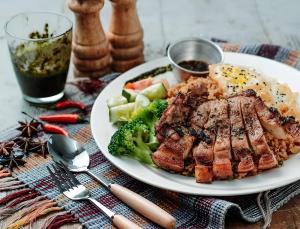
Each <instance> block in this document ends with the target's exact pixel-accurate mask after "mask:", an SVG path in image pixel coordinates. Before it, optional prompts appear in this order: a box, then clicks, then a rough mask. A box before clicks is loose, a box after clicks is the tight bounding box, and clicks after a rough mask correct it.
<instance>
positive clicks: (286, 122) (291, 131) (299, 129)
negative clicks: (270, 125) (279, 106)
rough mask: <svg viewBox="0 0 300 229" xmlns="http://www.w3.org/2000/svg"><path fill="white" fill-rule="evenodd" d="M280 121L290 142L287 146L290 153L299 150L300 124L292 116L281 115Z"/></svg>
mask: <svg viewBox="0 0 300 229" xmlns="http://www.w3.org/2000/svg"><path fill="white" fill-rule="evenodd" d="M281 123H282V126H283V128H284V130H285V131H286V133H287V134H288V137H289V139H290V140H291V142H292V144H290V146H289V150H290V151H291V152H292V153H297V152H299V151H300V124H299V122H296V120H295V118H294V117H285V118H284V117H281Z"/></svg>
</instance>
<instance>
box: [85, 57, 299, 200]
mask: <svg viewBox="0 0 300 229" xmlns="http://www.w3.org/2000/svg"><path fill="white" fill-rule="evenodd" d="M224 54H225V56H226V55H238V56H240V55H242V56H248V57H251V58H255V59H262V60H263V61H267V62H270V63H276V64H278V65H282V66H284V67H285V68H286V67H287V68H289V69H290V70H292V71H294V72H295V73H297V74H299V73H300V72H299V71H298V70H297V69H295V68H293V67H292V66H289V65H287V64H285V63H282V62H278V61H275V60H272V59H268V58H265V57H261V56H256V55H251V54H245V53H235V52H224ZM225 59H226V58H225ZM155 62H157V63H161V64H159V65H157V67H158V66H163V65H164V62H167V63H169V61H168V58H167V57H161V58H157V59H154V60H152V61H149V62H146V63H144V64H142V65H139V66H137V67H135V68H132V69H131V70H129V71H127V72H125V73H122V74H121V75H120V76H118V77H117V78H116V79H114V80H113V81H112V82H114V81H116V80H121V79H120V77H122V79H123V78H125V79H127V80H128V79H130V78H128V77H126V76H127V75H129V74H130V73H131V72H134V71H139V70H140V69H141V70H142V69H144V68H145V67H146V68H147V66H150V65H151V64H153V63H155ZM151 69H153V67H151ZM145 71H148V70H147V69H145V70H144V72H145ZM138 74H139V73H138ZM135 75H136V74H135ZM133 77H134V76H133ZM133 77H131V78H133ZM112 82H111V83H112ZM108 87H109V85H108ZM106 90H109V88H107V87H105V88H104V89H103V91H102V92H101V93H100V94H99V95H98V96H97V98H96V100H95V102H94V104H93V107H92V111H91V122H90V124H91V131H92V136H93V139H94V140H95V142H96V144H97V146H98V147H99V149H100V150H101V152H102V154H103V156H104V157H105V158H106V159H107V160H108V161H109V162H110V163H112V164H113V165H114V166H116V167H117V168H119V169H120V170H121V171H122V172H124V173H126V174H127V175H129V176H131V177H133V178H134V179H137V180H139V181H141V182H143V183H146V184H149V185H151V186H153V187H157V188H160V189H165V190H170V191H175V192H179V193H184V194H192V195H203V196H234V195H247V194H253V193H258V192H261V191H267V190H271V189H275V188H279V187H282V186H285V185H288V184H291V183H293V182H295V181H297V180H299V179H300V176H299V177H298V178H293V179H288V180H286V181H285V182H284V183H282V184H280V185H279V184H277V183H275V184H273V185H269V186H268V187H265V188H260V189H259V190H257V189H256V188H252V189H245V190H244V189H243V190H239V189H237V190H219V189H217V190H216V189H214V190H213V191H212V193H205V192H210V191H211V190H210V191H209V190H208V189H207V188H204V189H203V191H201V184H199V191H200V192H197V193H195V192H189V191H182V190H180V191H179V190H178V189H176V188H172V187H163V186H162V185H159V184H155V183H154V182H150V181H148V180H146V179H143V178H141V177H140V176H139V175H138V174H135V173H133V172H130V171H127V170H126V169H124V168H122V166H119V165H118V164H116V163H115V162H114V161H112V160H111V159H110V158H109V157H107V156H106V155H105V154H109V153H108V152H105V151H107V149H105V147H103V146H101V145H102V144H101V143H100V142H99V141H98V138H97V136H96V131H95V128H96V126H95V125H93V123H95V113H96V111H95V110H96V104H97V103H98V102H99V100H100V99H101V95H102V94H103V93H104V91H106ZM292 157H293V156H292ZM290 159H291V157H289V159H288V160H290ZM138 163H139V162H138ZM143 166H145V165H143ZM158 170H161V169H158ZM180 176H183V175H180ZM222 182H226V181H222ZM195 183H196V182H195ZM211 185H213V183H212V184H211Z"/></svg>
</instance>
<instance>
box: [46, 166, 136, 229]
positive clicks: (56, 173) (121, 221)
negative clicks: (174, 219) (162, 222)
mask: <svg viewBox="0 0 300 229" xmlns="http://www.w3.org/2000/svg"><path fill="white" fill-rule="evenodd" d="M47 169H48V171H49V173H50V176H51V177H52V179H53V180H54V182H55V184H56V186H57V187H58V189H59V191H60V192H61V193H63V194H64V195H65V196H66V197H68V198H69V199H71V200H89V201H90V202H92V203H93V204H94V205H95V206H96V207H98V208H99V209H100V210H101V211H102V212H103V213H104V214H105V215H106V216H107V217H109V218H110V219H111V220H112V222H113V224H114V225H115V226H117V227H118V228H120V229H123V228H124V229H138V228H139V229H140V227H139V226H138V225H136V224H135V223H133V222H132V221H130V220H129V219H127V218H125V217H124V216H122V215H119V214H116V213H114V212H113V211H111V210H110V209H108V208H107V207H105V206H104V205H102V204H101V203H99V202H98V201H97V200H95V199H94V198H92V197H91V195H90V192H89V190H88V189H86V187H84V185H82V184H80V182H79V181H78V180H77V178H76V177H75V176H74V175H73V174H72V173H71V172H70V171H69V170H68V168H67V167H66V166H65V165H64V164H62V163H56V165H52V169H53V171H52V170H51V169H50V167H49V166H47Z"/></svg>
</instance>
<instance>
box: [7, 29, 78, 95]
mask: <svg viewBox="0 0 300 229" xmlns="http://www.w3.org/2000/svg"><path fill="white" fill-rule="evenodd" d="M48 30H49V25H48V24H45V26H44V31H43V33H39V32H32V33H30V34H29V38H30V39H31V40H28V41H26V42H24V43H21V44H19V45H18V46H16V48H15V49H13V50H10V53H11V57H12V62H13V67H14V70H15V73H16V75H17V79H18V81H19V83H20V85H21V89H22V91H23V93H24V94H25V95H28V96H31V97H40V98H42V97H50V96H54V95H57V94H58V93H60V92H62V91H63V90H64V86H65V82H66V78H67V73H68V69H69V63H70V56H71V42H72V30H69V31H67V32H65V33H64V34H62V35H60V36H57V37H55V36H53V34H49V32H48Z"/></svg>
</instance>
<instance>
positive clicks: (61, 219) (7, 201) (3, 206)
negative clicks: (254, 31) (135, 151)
mask: <svg viewBox="0 0 300 229" xmlns="http://www.w3.org/2000/svg"><path fill="white" fill-rule="evenodd" d="M220 45H221V47H222V48H223V49H224V50H225V51H231V52H241V53H248V54H253V55H258V56H263V57H266V58H270V59H274V60H276V61H279V62H282V63H286V64H288V65H291V66H293V67H295V68H297V69H300V52H299V51H293V50H289V49H286V48H282V47H279V46H274V45H237V44H230V43H220ZM112 78H114V77H113V76H112V75H110V76H106V77H105V78H104V81H106V82H109V81H110V80H111V79H112ZM100 90H101V89H100ZM100 90H99V92H100ZM99 92H98V93H99ZM98 93H97V94H98ZM66 94H67V97H69V98H71V99H73V100H80V101H82V102H84V103H85V104H87V105H88V106H89V107H90V108H91V107H92V104H93V102H94V100H95V98H96V95H94V96H87V95H84V94H83V93H82V92H81V91H80V90H78V89H77V88H76V87H74V85H67V87H66ZM26 106H27V107H26V108H25V109H27V111H28V112H29V113H31V114H34V115H36V114H39V113H44V112H48V113H49V111H46V110H43V109H37V108H35V107H32V106H30V105H26ZM70 111H72V110H70ZM14 129H15V128H11V129H9V130H7V131H4V132H2V133H0V141H4V140H6V139H10V138H13V137H15V136H17V135H18V132H17V131H15V130H14ZM66 129H67V130H68V131H69V132H70V135H71V137H72V138H74V139H76V140H78V141H79V142H80V143H82V144H84V145H85V148H86V149H87V151H88V152H89V154H90V156H91V166H90V167H91V170H92V171H93V172H95V173H96V174H98V173H99V174H102V175H103V176H105V177H106V178H107V179H109V180H112V181H114V182H116V183H119V184H121V185H124V186H126V187H128V188H130V189H132V190H133V191H135V192H137V193H139V194H141V195H142V196H144V197H146V198H147V199H149V200H151V201H153V202H154V203H156V204H158V205H159V206H161V207H162V208H164V209H165V210H167V211H168V212H170V213H171V214H172V215H173V216H174V217H175V218H176V219H177V227H178V228H223V227H224V225H225V216H227V215H228V214H229V215H231V214H235V215H236V214H237V215H239V216H240V217H241V218H243V219H244V220H246V221H248V222H252V223H253V222H257V221H259V220H262V219H263V218H264V216H263V214H262V211H261V210H260V209H259V207H258V205H257V201H256V199H257V196H256V195H249V196H236V197H226V198H214V197H201V196H200V197H199V196H191V195H184V194H179V193H174V192H169V191H164V190H160V189H157V188H154V187H151V186H149V185H147V184H144V183H141V182H139V181H137V180H135V179H133V178H131V177H129V176H127V175H126V174H125V173H123V172H121V171H120V170H119V169H117V168H116V167H115V166H113V165H112V164H111V163H110V162H108V161H107V160H106V159H105V157H104V156H103V155H102V153H101V152H100V151H99V149H98V147H97V145H96V144H95V142H94V140H93V138H92V135H91V130H90V126H89V125H87V124H76V125H68V126H66ZM45 137H47V136H45ZM26 162H27V163H26V164H25V166H22V167H20V168H19V169H15V170H14V173H13V174H12V175H13V177H11V176H10V174H8V173H7V172H5V170H4V169H2V170H1V168H0V191H5V190H10V193H11V194H10V195H9V196H8V197H6V198H2V199H0V221H1V223H0V228H4V227H8V226H9V225H10V227H11V228H18V227H19V226H22V225H26V224H29V223H30V222H32V221H36V219H39V218H40V217H41V216H43V215H47V216H46V218H45V217H44V221H43V224H41V225H40V226H39V227H40V228H57V227H58V226H59V225H62V224H64V223H68V222H76V221H77V220H79V222H80V223H81V224H82V225H84V226H85V227H87V228H105V227H108V226H109V225H110V221H109V220H108V219H107V218H106V217H105V216H104V215H103V214H102V213H101V212H99V211H98V210H97V209H96V208H95V207H94V206H93V205H91V204H89V203H86V202H74V201H71V200H69V199H67V198H66V197H65V196H64V195H62V194H60V193H59V191H58V189H57V188H56V187H55V185H54V183H53V181H52V180H51V178H50V177H49V174H48V172H47V170H46V166H47V165H49V164H51V163H52V161H51V159H50V156H48V157H47V158H46V159H45V158H43V157H41V156H38V155H34V154H32V155H31V156H29V157H28V158H26ZM76 176H77V178H78V179H79V180H80V182H81V183H82V184H84V185H85V186H86V187H87V188H89V189H90V190H91V193H92V196H93V197H95V198H96V199H97V200H98V201H100V202H101V203H103V204H104V205H106V206H107V207H109V208H111V209H113V210H114V211H116V212H121V213H122V214H124V215H126V216H128V217H129V218H130V219H131V220H133V221H135V222H136V223H137V224H139V225H140V226H141V227H143V228H158V227H157V225H154V224H152V223H151V222H149V221H148V220H147V219H145V218H144V217H142V216H140V215H138V214H137V213H135V212H133V211H132V210H131V209H130V208H128V207H127V206H126V205H124V204H123V203H121V202H120V201H119V200H118V199H117V198H116V197H114V196H113V195H111V194H110V193H109V192H108V191H107V190H106V189H104V188H103V187H101V186H100V185H99V184H98V183H96V182H95V181H94V180H92V179H91V178H90V177H88V176H87V175H85V174H77V175H76ZM15 178H17V179H15ZM24 184H26V186H24ZM16 188H17V189H16ZM28 188H29V189H28ZM13 189H16V190H14V191H12V190H13ZM22 192H23V196H25V197H24V198H20V196H21V195H22ZM299 192H300V181H298V182H295V183H293V184H291V185H288V186H286V187H282V188H279V189H276V190H273V191H271V192H269V193H266V195H265V196H261V198H260V199H259V202H260V205H261V207H262V208H263V209H264V211H263V212H267V210H269V211H270V213H271V212H274V211H276V210H277V209H278V208H279V207H281V206H282V205H284V204H285V203H286V202H287V201H288V200H290V199H291V198H293V197H294V196H296V195H298V194H299ZM259 197H260V196H259ZM30 201H31V202H30ZM30 203H32V204H30ZM40 203H41V204H40ZM268 203H269V204H270V206H269V208H268ZM43 208H44V209H43ZM16 209H17V210H16ZM37 210H39V211H37ZM3 212H4V213H5V214H1V213H3ZM30 213H31V214H30ZM34 213H35V214H34ZM28 215H29V216H30V217H31V218H30V217H29V216H28ZM27 216H28V217H27ZM265 220H268V219H266V216H265ZM13 226H14V227H13ZM35 228H38V227H35Z"/></svg>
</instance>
